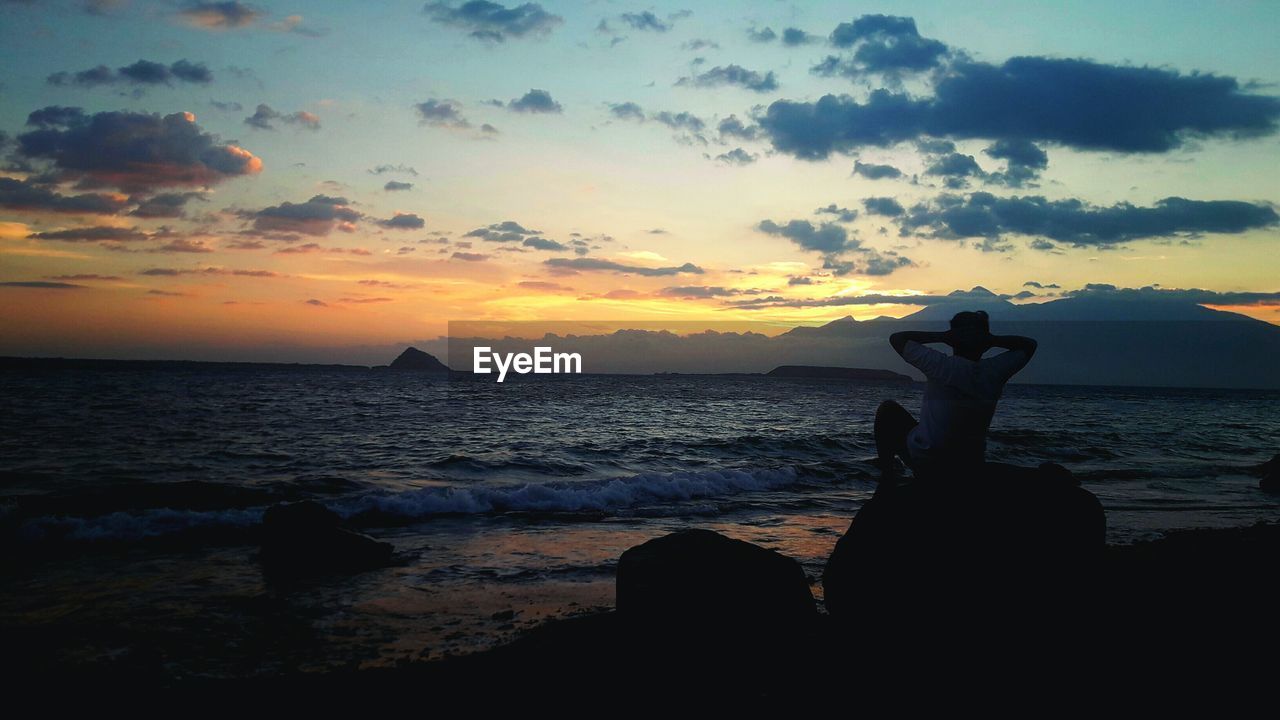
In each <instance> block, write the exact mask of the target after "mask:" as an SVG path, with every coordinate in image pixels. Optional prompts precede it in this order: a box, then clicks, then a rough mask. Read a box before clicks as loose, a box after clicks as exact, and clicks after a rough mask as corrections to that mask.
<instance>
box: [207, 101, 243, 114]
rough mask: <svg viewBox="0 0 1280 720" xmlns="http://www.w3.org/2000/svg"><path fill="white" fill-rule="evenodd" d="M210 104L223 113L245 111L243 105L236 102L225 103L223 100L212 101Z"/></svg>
mask: <svg viewBox="0 0 1280 720" xmlns="http://www.w3.org/2000/svg"><path fill="white" fill-rule="evenodd" d="M209 104H210V105H212V106H213V107H214V109H215V110H221V111H223V112H240V111H241V110H244V106H243V105H241V104H240V103H238V102H234V101H226V102H224V101H222V100H210V101H209Z"/></svg>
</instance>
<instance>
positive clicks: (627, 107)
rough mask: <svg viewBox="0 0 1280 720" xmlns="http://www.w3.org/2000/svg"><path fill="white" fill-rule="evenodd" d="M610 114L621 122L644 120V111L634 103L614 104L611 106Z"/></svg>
mask: <svg viewBox="0 0 1280 720" xmlns="http://www.w3.org/2000/svg"><path fill="white" fill-rule="evenodd" d="M609 112H610V114H612V115H613V116H614V117H616V118H618V119H620V120H641V121H643V120H644V110H641V109H640V106H639V105H637V104H635V103H633V102H624V103H613V104H611V105H609Z"/></svg>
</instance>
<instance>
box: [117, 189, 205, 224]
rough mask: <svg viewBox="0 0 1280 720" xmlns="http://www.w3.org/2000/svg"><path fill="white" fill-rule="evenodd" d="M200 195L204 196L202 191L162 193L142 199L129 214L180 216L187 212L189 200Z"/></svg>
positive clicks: (165, 216)
mask: <svg viewBox="0 0 1280 720" xmlns="http://www.w3.org/2000/svg"><path fill="white" fill-rule="evenodd" d="M198 197H202V195H201V193H198V192H184V193H160V194H159V195H153V196H151V197H149V198H146V199H144V200H142V201H141V202H140V203H138V207H136V208H134V209H133V212H131V213H129V214H130V215H133V216H134V217H141V218H180V217H182V216H183V215H185V214H186V212H185V210H186V205H187V202H189V201H190V200H191V199H192V198H198Z"/></svg>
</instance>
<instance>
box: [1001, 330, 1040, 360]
mask: <svg viewBox="0 0 1280 720" xmlns="http://www.w3.org/2000/svg"><path fill="white" fill-rule="evenodd" d="M991 347H998V348H1004V349H1006V350H1021V351H1022V352H1024V353H1026V354H1027V359H1028V360H1030V359H1031V356H1032V355H1035V354H1036V341H1035V340H1034V339H1033V338H1029V337H1023V336H1021V335H992V336H991Z"/></svg>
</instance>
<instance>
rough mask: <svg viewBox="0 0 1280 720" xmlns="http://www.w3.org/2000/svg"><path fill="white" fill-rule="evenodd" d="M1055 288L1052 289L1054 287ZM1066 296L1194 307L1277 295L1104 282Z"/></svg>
mask: <svg viewBox="0 0 1280 720" xmlns="http://www.w3.org/2000/svg"><path fill="white" fill-rule="evenodd" d="M1054 287H1056V286H1054ZM1062 294H1063V295H1064V296H1066V297H1075V298H1080V297H1104V298H1107V299H1110V300H1132V301H1147V302H1150V301H1156V302H1173V303H1196V304H1197V305H1280V292H1234V291H1228V292H1219V291H1216V290H1201V289H1198V288H1189V289H1181V288H1158V287H1153V286H1150V285H1148V286H1146V287H1142V288H1119V287H1116V286H1115V285H1110V284H1106V283H1089V284H1087V285H1085V286H1084V287H1083V288H1080V289H1078V290H1067V291H1066V292H1064V293H1062Z"/></svg>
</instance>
